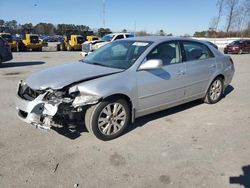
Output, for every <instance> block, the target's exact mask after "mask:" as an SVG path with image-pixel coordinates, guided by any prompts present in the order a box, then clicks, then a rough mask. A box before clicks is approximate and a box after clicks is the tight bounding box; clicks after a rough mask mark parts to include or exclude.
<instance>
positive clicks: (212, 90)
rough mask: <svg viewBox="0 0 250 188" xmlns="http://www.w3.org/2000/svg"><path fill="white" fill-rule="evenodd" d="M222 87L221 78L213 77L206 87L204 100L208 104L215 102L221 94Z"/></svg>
mask: <svg viewBox="0 0 250 188" xmlns="http://www.w3.org/2000/svg"><path fill="white" fill-rule="evenodd" d="M223 88H224V83H223V79H222V78H221V77H217V78H215V79H214V81H213V82H212V83H211V85H210V86H209V88H208V91H207V93H206V96H205V99H204V102H205V103H208V104H215V103H217V102H218V101H219V100H220V99H221V97H222V95H223Z"/></svg>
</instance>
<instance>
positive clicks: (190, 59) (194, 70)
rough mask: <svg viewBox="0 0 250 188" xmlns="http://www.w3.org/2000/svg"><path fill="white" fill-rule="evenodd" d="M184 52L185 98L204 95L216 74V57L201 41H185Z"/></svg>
mask: <svg viewBox="0 0 250 188" xmlns="http://www.w3.org/2000/svg"><path fill="white" fill-rule="evenodd" d="M182 53H183V60H184V62H185V64H186V82H187V85H186V89H185V99H188V98H195V97H199V96H202V95H204V94H205V93H206V90H207V87H208V85H209V84H210V83H209V82H210V81H211V79H212V77H213V75H214V74H215V71H216V59H215V57H214V55H213V53H212V52H211V50H210V49H209V48H208V47H207V46H206V45H205V44H202V43H199V42H193V41H183V42H182Z"/></svg>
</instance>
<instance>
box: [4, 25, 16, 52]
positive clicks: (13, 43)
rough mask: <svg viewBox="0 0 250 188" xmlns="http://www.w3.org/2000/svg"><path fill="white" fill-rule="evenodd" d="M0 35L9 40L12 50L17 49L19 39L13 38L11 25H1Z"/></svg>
mask: <svg viewBox="0 0 250 188" xmlns="http://www.w3.org/2000/svg"><path fill="white" fill-rule="evenodd" d="M0 36H1V37H2V38H3V39H5V40H6V41H8V43H9V45H10V47H11V51H12V52H16V51H17V41H16V40H14V39H13V37H12V35H11V32H10V28H9V27H4V26H1V27H0Z"/></svg>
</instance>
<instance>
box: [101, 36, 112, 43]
mask: <svg viewBox="0 0 250 188" xmlns="http://www.w3.org/2000/svg"><path fill="white" fill-rule="evenodd" d="M112 38H113V35H105V36H103V37H102V40H104V41H106V42H110V41H111V40H112Z"/></svg>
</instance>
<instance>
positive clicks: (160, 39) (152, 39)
mask: <svg viewBox="0 0 250 188" xmlns="http://www.w3.org/2000/svg"><path fill="white" fill-rule="evenodd" d="M123 40H132V41H145V42H163V41H173V40H182V41H183V40H185V41H193V42H200V43H204V42H202V41H200V40H196V39H192V38H187V37H171V36H145V37H134V38H128V39H123Z"/></svg>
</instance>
